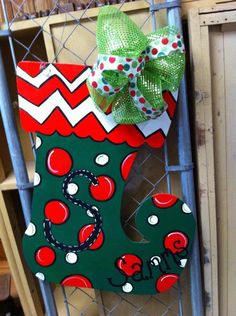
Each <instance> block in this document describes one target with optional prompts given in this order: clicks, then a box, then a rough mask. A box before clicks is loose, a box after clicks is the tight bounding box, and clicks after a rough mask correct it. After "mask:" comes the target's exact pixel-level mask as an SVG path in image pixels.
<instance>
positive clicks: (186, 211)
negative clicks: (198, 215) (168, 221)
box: [182, 203, 192, 214]
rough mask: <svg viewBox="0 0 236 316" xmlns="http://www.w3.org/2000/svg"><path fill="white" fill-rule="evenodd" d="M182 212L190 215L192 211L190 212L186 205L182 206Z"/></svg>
mask: <svg viewBox="0 0 236 316" xmlns="http://www.w3.org/2000/svg"><path fill="white" fill-rule="evenodd" d="M182 211H183V212H184V213H186V214H189V213H192V211H191V210H190V208H189V207H188V205H187V204H186V203H184V204H183V205H182Z"/></svg>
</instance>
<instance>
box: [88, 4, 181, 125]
mask: <svg viewBox="0 0 236 316" xmlns="http://www.w3.org/2000/svg"><path fill="white" fill-rule="evenodd" d="M97 46H98V59H97V63H96V64H95V65H94V66H93V69H92V72H91V74H90V76H89V78H88V80H87V86H88V89H89V92H90V95H91V97H92V99H93V101H94V103H95V104H96V105H97V107H98V108H99V109H101V110H102V111H103V112H106V111H107V110H108V108H109V107H110V106H111V107H112V115H113V118H114V120H115V121H116V122H117V123H119V124H137V123H140V122H143V121H146V120H148V119H154V118H156V117H158V116H159V115H161V114H162V113H163V112H164V111H165V110H166V108H167V104H166V103H165V101H164V99H163V97H162V93H163V91H166V90H167V91H172V92H173V91H176V90H177V89H178V87H179V84H180V81H181V79H182V76H183V73H184V67H185V54H184V52H185V49H184V43H183V37H182V36H181V35H180V33H179V30H178V29H177V28H175V27H174V26H167V27H164V28H161V29H159V30H157V31H156V32H153V33H150V34H148V35H144V34H143V33H142V31H141V30H140V29H139V28H138V26H137V25H136V24H135V23H134V22H133V21H132V20H130V18H129V17H128V16H127V15H126V14H124V13H123V12H121V11H119V10H118V9H116V8H115V7H113V6H105V7H103V8H102V9H101V10H100V12H99V16H98V21H97Z"/></svg>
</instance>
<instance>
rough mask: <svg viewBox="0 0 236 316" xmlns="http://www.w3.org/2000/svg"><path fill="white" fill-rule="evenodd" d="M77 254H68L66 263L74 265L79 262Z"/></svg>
mask: <svg viewBox="0 0 236 316" xmlns="http://www.w3.org/2000/svg"><path fill="white" fill-rule="evenodd" d="M77 259H78V258H77V254H76V253H74V252H68V253H67V254H66V261H67V262H68V263H71V264H73V263H76V262H77Z"/></svg>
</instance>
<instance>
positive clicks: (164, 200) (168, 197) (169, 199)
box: [152, 193, 178, 208]
mask: <svg viewBox="0 0 236 316" xmlns="http://www.w3.org/2000/svg"><path fill="white" fill-rule="evenodd" d="M152 200H153V203H154V204H155V205H156V206H158V207H160V208H169V207H171V206H173V205H174V204H175V203H176V202H177V200H178V198H177V197H176V196H175V195H172V194H168V193H159V194H156V195H154V196H153V197H152Z"/></svg>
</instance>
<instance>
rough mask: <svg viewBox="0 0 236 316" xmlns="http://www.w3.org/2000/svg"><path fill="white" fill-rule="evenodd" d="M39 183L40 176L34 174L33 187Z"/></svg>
mask: <svg viewBox="0 0 236 316" xmlns="http://www.w3.org/2000/svg"><path fill="white" fill-rule="evenodd" d="M40 182H41V178H40V175H39V174H38V173H37V172H35V174H34V186H37V185H39V184H40Z"/></svg>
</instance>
